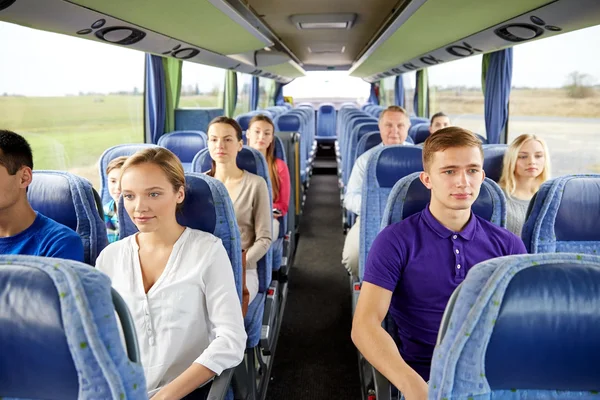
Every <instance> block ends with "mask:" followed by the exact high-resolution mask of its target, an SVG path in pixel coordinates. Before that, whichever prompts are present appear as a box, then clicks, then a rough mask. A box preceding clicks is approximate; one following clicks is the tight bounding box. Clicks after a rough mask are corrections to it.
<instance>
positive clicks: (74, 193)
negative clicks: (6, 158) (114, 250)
mask: <svg viewBox="0 0 600 400" xmlns="http://www.w3.org/2000/svg"><path fill="white" fill-rule="evenodd" d="M27 199H28V200H29V204H31V207H32V208H33V209H34V210H36V211H38V212H40V213H42V214H43V215H45V216H46V217H48V218H50V219H52V220H54V221H56V222H59V223H61V224H63V225H65V226H67V227H69V228H71V229H73V230H74V231H75V232H77V234H78V235H79V237H80V238H81V241H82V242H83V255H84V261H85V262H86V263H87V264H90V265H94V264H95V263H96V258H97V257H98V255H99V254H100V252H101V251H102V250H103V249H104V248H105V247H106V246H108V237H107V235H106V226H105V224H104V220H103V218H102V217H101V214H102V205H101V204H98V203H97V201H96V197H95V196H94V189H93V188H92V184H91V183H90V182H89V181H87V180H86V179H83V178H80V177H78V176H76V175H73V174H70V173H68V172H61V171H33V179H32V181H31V184H30V185H29V188H28V189H27Z"/></svg>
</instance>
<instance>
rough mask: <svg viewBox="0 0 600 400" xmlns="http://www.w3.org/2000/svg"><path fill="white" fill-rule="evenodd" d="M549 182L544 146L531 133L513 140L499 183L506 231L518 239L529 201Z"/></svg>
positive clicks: (544, 144)
mask: <svg viewBox="0 0 600 400" xmlns="http://www.w3.org/2000/svg"><path fill="white" fill-rule="evenodd" d="M548 179H550V155H549V154H548V148H547V147H546V143H545V142H544V141H543V140H542V139H541V138H539V137H537V136H535V135H531V134H523V135H520V136H518V137H517V138H515V140H513V142H512V143H511V144H510V146H508V150H506V153H505V154H504V161H503V166H502V176H501V177H500V181H499V185H500V187H501V188H502V190H503V191H504V194H505V195H506V229H508V230H509V231H511V232H512V233H514V234H515V235H517V236H519V237H520V236H521V230H522V229H523V224H524V223H525V216H526V214H527V208H528V207H529V202H530V201H531V198H532V197H533V195H534V194H536V193H537V191H538V189H539V188H540V186H541V185H542V183H544V182H546V181H547V180H548Z"/></svg>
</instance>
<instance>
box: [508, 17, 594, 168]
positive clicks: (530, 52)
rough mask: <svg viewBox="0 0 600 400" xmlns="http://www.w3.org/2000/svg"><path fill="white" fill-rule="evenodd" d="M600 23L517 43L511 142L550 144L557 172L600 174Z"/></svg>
mask: <svg viewBox="0 0 600 400" xmlns="http://www.w3.org/2000/svg"><path fill="white" fill-rule="evenodd" d="M598 49H600V26H595V27H591V28H587V29H582V30H579V31H575V32H570V33H565V34H563V35H558V36H554V37H551V38H548V39H542V40H538V41H535V42H532V43H526V44H522V45H520V46H516V47H515V48H514V50H513V52H514V53H513V75H512V90H511V94H510V107H509V120H508V121H509V122H508V142H509V143H510V142H511V141H512V140H513V139H514V138H516V137H517V136H519V135H520V134H522V133H533V134H535V135H539V136H540V137H541V138H543V139H544V140H545V141H546V142H547V144H548V150H549V152H550V159H551V162H552V176H560V175H565V174H575V173H590V172H593V173H600V157H599V155H598V154H599V153H598V149H600V72H599V71H600V61H599V59H598V55H599V51H598Z"/></svg>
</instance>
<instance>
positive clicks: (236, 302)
mask: <svg viewBox="0 0 600 400" xmlns="http://www.w3.org/2000/svg"><path fill="white" fill-rule="evenodd" d="M212 247H213V248H212V249H211V253H212V257H209V259H210V260H212V261H211V262H210V264H209V265H207V266H206V268H204V269H203V274H202V280H203V285H204V290H205V294H206V308H207V311H208V319H209V322H208V323H209V324H210V328H211V332H212V336H213V337H214V339H213V340H212V342H210V344H209V345H208V347H207V348H206V350H204V352H202V354H201V355H200V357H198V358H197V359H196V362H197V363H199V364H202V365H204V366H205V367H206V368H208V369H210V370H211V371H213V372H214V373H216V374H217V375H220V374H221V372H223V370H225V369H228V368H232V367H235V366H237V365H238V364H239V363H240V362H241V361H242V359H243V358H244V351H245V349H246V338H247V337H246V329H245V328H244V319H243V317H242V307H241V305H240V299H239V297H238V295H237V290H236V288H235V280H234V278H233V271H232V268H231V263H230V261H229V257H228V256H227V252H226V251H225V248H224V247H223V244H222V243H221V241H220V240H218V241H217V242H216V243H215V244H214V245H213V246H212Z"/></svg>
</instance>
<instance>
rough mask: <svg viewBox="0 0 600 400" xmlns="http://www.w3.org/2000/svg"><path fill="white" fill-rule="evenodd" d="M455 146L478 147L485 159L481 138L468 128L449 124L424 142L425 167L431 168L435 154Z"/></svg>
mask: <svg viewBox="0 0 600 400" xmlns="http://www.w3.org/2000/svg"><path fill="white" fill-rule="evenodd" d="M453 147H477V148H478V149H479V152H480V153H481V159H482V160H483V147H482V146H481V140H480V139H479V138H478V137H477V136H475V134H474V133H473V132H471V131H469V130H467V129H464V128H460V127H458V126H449V127H447V128H444V129H440V130H439V131H437V132H435V133H433V134H431V135H429V137H428V138H427V140H425V143H424V144H423V169H424V170H425V171H428V170H429V167H430V166H431V163H432V162H433V155H434V154H435V153H437V152H438V151H444V150H446V149H449V148H453Z"/></svg>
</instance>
